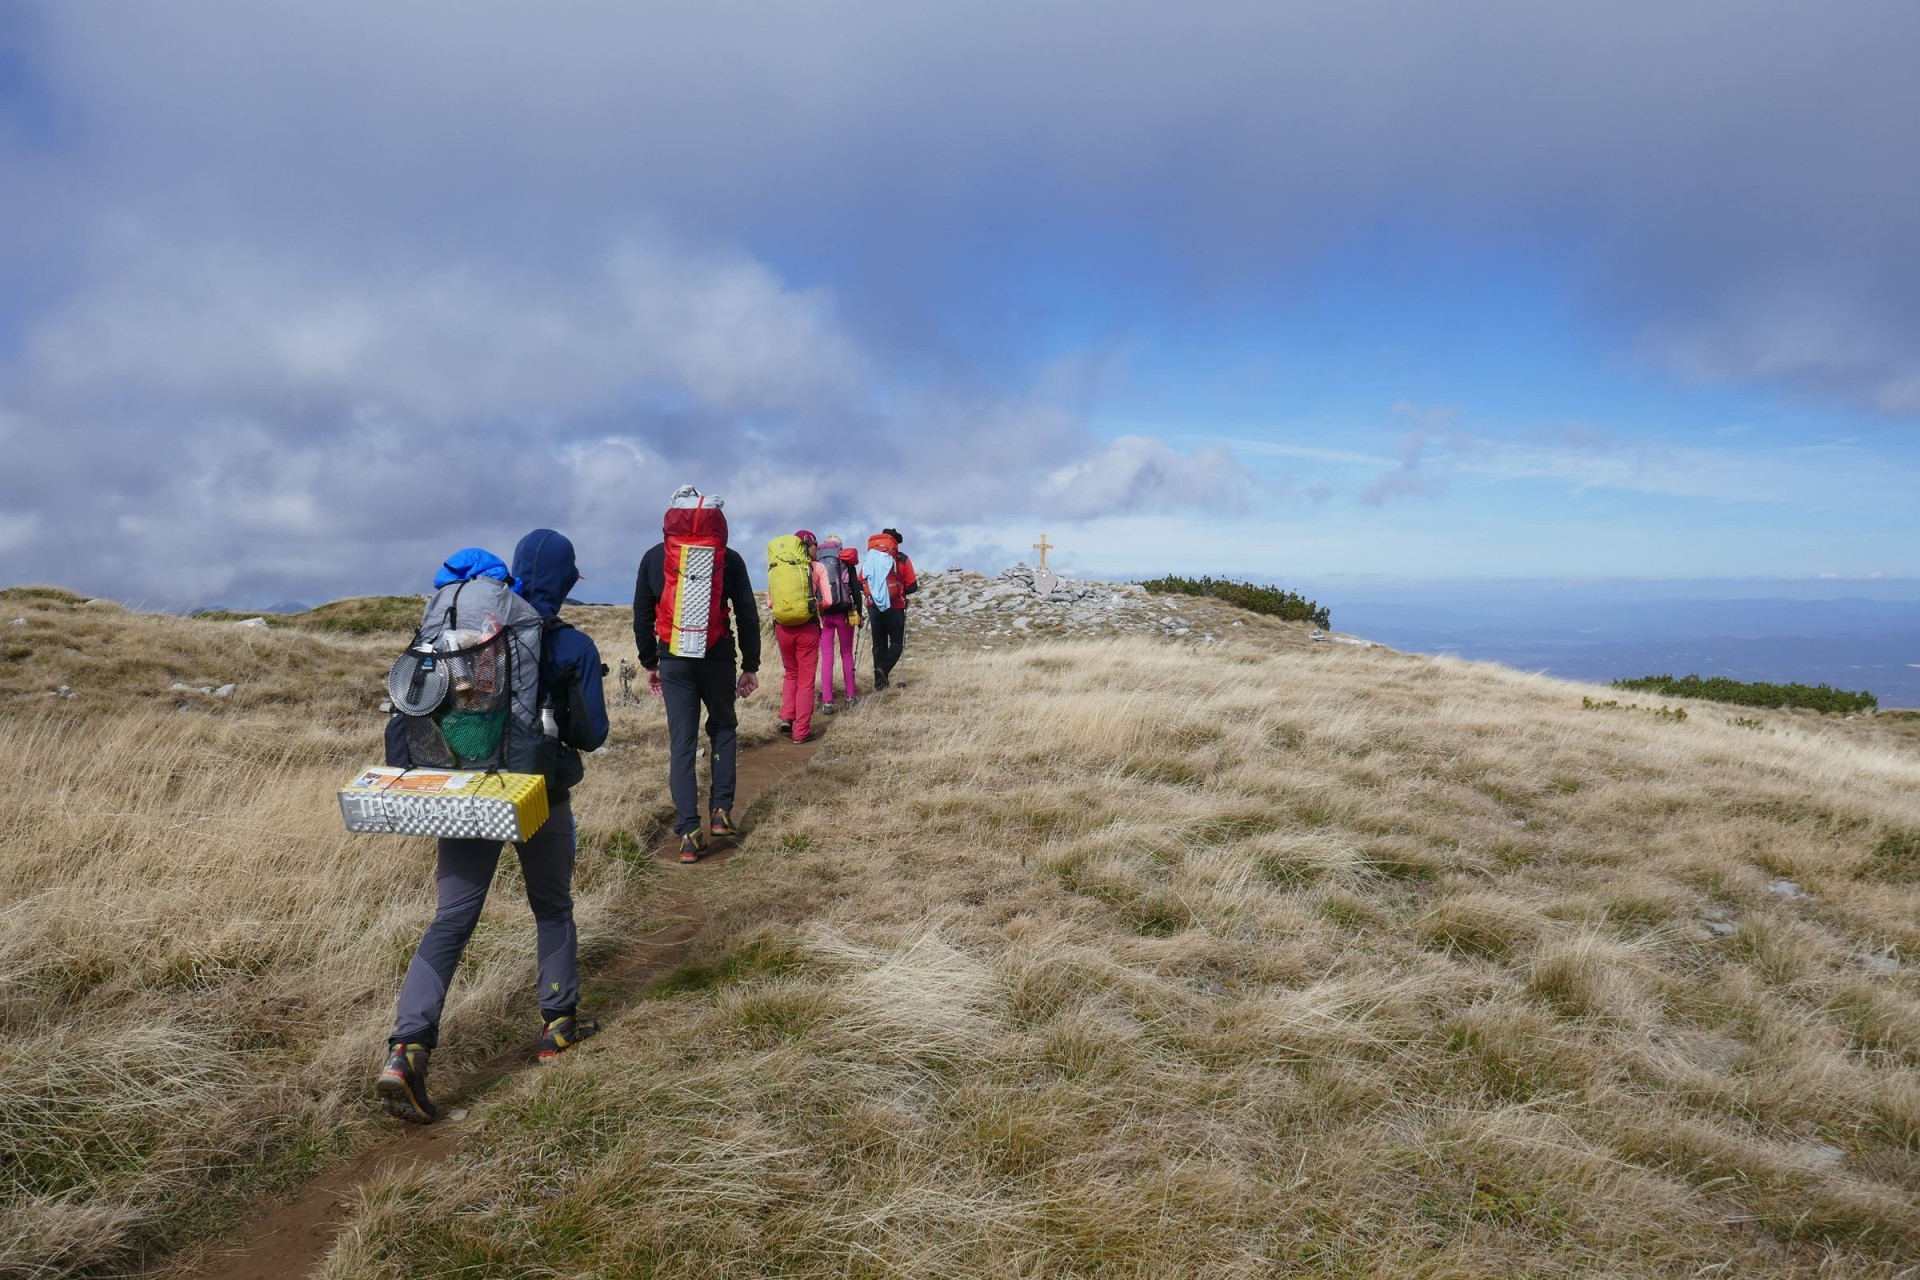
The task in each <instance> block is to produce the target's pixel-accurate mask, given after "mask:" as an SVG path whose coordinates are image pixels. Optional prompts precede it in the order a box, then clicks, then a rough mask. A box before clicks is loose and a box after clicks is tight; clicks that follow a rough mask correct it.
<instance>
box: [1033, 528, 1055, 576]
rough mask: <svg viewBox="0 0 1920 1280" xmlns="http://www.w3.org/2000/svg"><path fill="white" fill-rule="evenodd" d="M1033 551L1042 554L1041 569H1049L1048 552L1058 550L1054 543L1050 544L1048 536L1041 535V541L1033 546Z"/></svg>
mask: <svg viewBox="0 0 1920 1280" xmlns="http://www.w3.org/2000/svg"><path fill="white" fill-rule="evenodd" d="M1033 549H1034V550H1035V551H1038V552H1039V553H1040V567H1041V568H1042V569H1044V568H1046V567H1047V552H1049V551H1054V550H1057V549H1058V548H1057V547H1056V545H1055V544H1054V543H1051V542H1048V541H1047V535H1046V534H1044V533H1043V534H1041V535H1040V541H1038V542H1036V543H1034V544H1033Z"/></svg>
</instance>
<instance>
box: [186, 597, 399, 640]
mask: <svg viewBox="0 0 1920 1280" xmlns="http://www.w3.org/2000/svg"><path fill="white" fill-rule="evenodd" d="M421 603H422V598H421V597H420V596H353V597H351V598H349V599H346V600H335V601H332V602H330V603H328V604H323V605H320V606H318V607H317V608H313V609H308V610H306V611H305V612H304V613H269V614H258V615H256V614H251V613H238V612H235V611H234V610H231V609H206V610H203V611H201V612H200V613H197V614H195V615H194V616H195V617H196V618H199V619H201V620H202V621H206V622H239V621H241V620H242V619H245V618H252V617H261V618H263V619H264V620H265V621H266V624H267V625H268V626H269V627H288V628H293V629H295V630H300V631H321V632H330V633H332V634H335V635H348V636H367V635H380V634H392V635H399V634H401V633H405V634H408V635H411V634H412V633H413V630H414V628H415V627H417V626H419V625H420V607H421Z"/></svg>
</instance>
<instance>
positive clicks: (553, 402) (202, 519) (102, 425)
mask: <svg viewBox="0 0 1920 1280" xmlns="http://www.w3.org/2000/svg"><path fill="white" fill-rule="evenodd" d="M1063 367H1064V366H1062V367H1049V368H1045V369H1043V370H1042V371H1041V373H1040V375H1039V376H1038V377H1037V378H1036V380H1035V385H1034V386H1032V387H1030V388H1026V389H1017V388H1016V389H1013V390H1007V391H993V390H987V389H984V388H979V387H964V386H957V385H954V384H952V383H950V382H942V383H939V384H932V385H922V384H919V383H916V382H915V381H913V380H911V379H909V378H907V377H905V376H904V375H901V374H898V373H895V372H893V371H891V370H889V369H888V368H887V367H886V366H885V365H884V364H883V363H882V362H881V361H880V360H879V359H877V358H876V357H875V356H874V355H872V354H871V353H870V352H869V351H868V350H867V349H866V348H865V346H864V345H863V344H862V343H861V342H859V341H858V340H857V339H856V338H855V337H854V336H853V334H852V333H851V331H850V330H849V329H848V327H847V326H846V324H845V323H844V322H843V321H842V320H841V318H840V316H839V314H838V310H837V304H836V302H835V299H834V297H833V296H832V295H831V294H830V293H828V292H826V291H824V290H819V289H795V288H792V287H789V286H788V285H786V284H785V283H784V282H783V280H782V279H781V277H780V276H779V275H778V273H776V272H775V271H773V270H772V269H771V268H770V267H769V266H767V265H766V264H765V263H763V262H760V261H758V260H755V259H753V258H750V257H748V256H746V255H744V254H742V253H740V252H738V251H731V250H722V249H711V248H706V249H694V248H689V247H687V246H684V245H678V244H674V243H671V242H669V241H668V240H666V239H664V238H662V237H659V236H647V235H627V236H623V237H621V238H620V239H619V240H618V241H617V242H615V244H614V245H613V247H612V248H611V249H610V250H608V251H607V252H604V253H600V254H595V255H589V256H587V257H585V258H583V259H581V260H578V261H576V262H573V263H570V264H569V263H566V262H560V263H550V264H546V265H545V267H544V269H542V270H539V271H535V270H533V269H531V268H530V267H528V266H527V265H525V264H521V265H519V266H516V267H509V266H506V265H503V264H501V263H498V262H492V261H481V262H469V261H465V260H459V259H446V258H431V257H429V258H422V259H411V260H408V261H405V262H393V261H387V262H377V263H368V262H362V261H358V260H354V259H349V258H341V257H335V256H320V257H305V256H302V255H300V254H299V253H297V252H289V251H288V250H287V249H286V247H284V246H269V245H264V244H254V243H246V242H241V241H237V240H234V239H232V238H227V239H223V240H221V241H219V242H217V243H213V242H209V241H207V240H205V239H202V238H199V237H196V236H177V235H172V236H170V235H168V234H165V233H163V232H161V231H158V230H155V229H153V228H140V229H138V230H128V229H126V228H124V227H123V228H121V229H120V230H119V231H118V232H117V233H116V234H115V236H114V237H113V240H112V243H111V244H110V245H109V246H108V247H107V248H106V249H104V250H103V251H102V255H101V258H100V261H99V264H98V268H97V270H96V271H95V272H94V273H93V275H92V276H91V278H90V280H89V282H88V283H87V285H86V286H85V287H83V288H81V289H79V290H77V291H76V292H75V293H74V294H73V295H72V296H70V297H69V298H68V299H67V300H66V302H65V303H64V305H62V306H61V307H59V308H57V309H54V310H52V311H51V312H49V313H48V314H47V315H46V316H44V317H43V318H42V319H41V320H40V322H39V323H38V324H37V325H35V326H34V327H33V328H32V329H31V330H30V331H29V333H28V334H27V340H26V342H25V344H24V353H23V355H22V356H21V358H20V359H19V360H18V361H16V363H15V364H14V366H13V367H12V368H11V369H10V370H8V371H7V372H8V375H9V376H8V377H7V378H6V380H5V386H6V388H7V390H6V391H5V393H4V394H5V395H6V397H7V400H6V402H5V404H4V406H0V408H4V409H5V411H6V413H7V418H6V424H7V425H6V436H7V441H8V444H9V445H10V446H11V447H12V448H11V451H12V452H13V454H14V457H15V459H16V461H17V463H18V464H19V465H18V466H17V467H16V469H15V470H14V471H12V472H11V473H10V474H8V475H6V476H0V501H4V502H6V503H7V504H8V505H9V506H11V507H14V508H16V509H20V510H23V511H25V512H26V513H27V514H26V515H24V516H22V517H19V519H18V521H17V528H18V532H17V537H16V539H15V542H16V546H15V551H16V552H17V553H18V554H17V556H16V564H17V565H19V566H23V567H21V568H19V569H18V570H17V571H18V572H21V573H25V574H27V575H28V576H35V577H42V578H56V579H66V580H70V581H74V582H76V583H84V584H85V586H86V589H88V590H92V591H102V592H105V591H112V592H121V593H127V592H133V591H136V590H137V591H140V592H142V593H145V594H147V595H148V596H152V595H156V594H157V595H161V596H172V597H174V598H177V599H181V600H191V599H195V598H202V597H205V596H207V595H209V594H219V593H251V594H255V595H268V596H272V597H275V598H283V597H286V596H289V595H292V596H296V597H298V596H307V597H313V596H318V595H327V594H336V593H339V592H343V591H348V590H367V589H372V588H374V587H396V586H398V585H401V584H404V583H407V582H411V581H413V579H414V577H416V576H417V575H415V574H414V573H412V571H411V570H410V569H409V566H414V567H416V568H417V567H418V566H419V565H429V566H430V565H432V564H435V563H437V562H438V559H439V558H440V557H441V556H442V555H444V554H445V551H446V550H447V549H448V548H447V547H446V546H445V545H444V544H446V543H447V542H449V541H451V542H454V543H467V542H480V543H483V544H487V545H493V546H495V547H496V548H499V549H502V550H504V549H505V547H507V546H509V545H511V542H512V541H513V540H514V538H515V537H516V536H517V535H518V533H519V532H523V531H524V530H525V529H526V528H529V527H532V526H533V525H536V524H555V525H561V526H563V527H566V528H567V531H568V532H569V533H570V534H572V535H573V536H574V538H575V541H576V543H577V544H578V545H579V546H580V547H581V551H582V556H583V561H584V562H585V563H586V565H587V566H589V567H588V572H589V574H590V575H591V576H592V579H593V580H594V581H595V582H596V583H600V582H602V581H606V580H607V579H608V578H609V577H611V578H616V579H617V578H618V577H619V576H620V573H621V572H624V573H630V572H631V564H632V562H635V561H637V560H638V557H639V554H640V552H641V551H642V550H644V549H645V546H646V544H647V543H648V542H649V541H651V539H652V538H653V537H654V536H656V535H655V531H656V530H657V528H658V521H659V514H660V511H661V509H662V508H663V506H664V503H665V499H666V495H667V494H668V493H669V492H670V491H671V490H672V489H673V488H674V487H675V486H676V485H677V484H679V483H680V482H682V481H692V482H695V483H698V484H700V485H701V486H702V487H704V488H709V489H713V490H718V491H720V492H722V493H725V494H726V495H727V496H728V497H729V498H730V500H731V506H730V510H731V511H732V512H733V513H734V516H733V522H734V525H735V528H736V530H738V534H739V536H740V538H741V539H742V542H743V545H744V544H746V543H748V542H751V541H752V540H754V539H757V538H761V537H764V536H767V535H768V534H769V533H770V532H772V531H785V530H790V529H791V528H793V527H796V525H799V524H828V523H834V524H839V525H842V526H844V527H846V528H848V529H863V528H867V527H869V526H870V527H874V528H877V527H879V525H881V524H883V523H885V524H917V525H918V526H919V527H920V529H923V530H937V528H938V526H940V525H942V524H946V523H951V522H953V521H956V520H964V519H970V518H974V517H977V516H980V515H993V514H1019V513H1026V512H1038V511H1055V510H1061V509H1063V508H1065V509H1070V510H1071V511H1072V512H1073V513H1074V514H1075V515H1079V516H1094V515H1100V514H1107V513H1112V512H1120V511H1127V510H1132V509H1136V508H1140V509H1149V508H1151V509H1159V508H1165V507H1168V506H1178V505H1181V504H1196V503H1201V502H1208V501H1213V500H1217V499H1218V498H1219V496H1220V494H1221V493H1222V492H1223V491H1225V490H1227V489H1229V488H1230V487H1231V476H1230V466H1229V465H1228V464H1227V462H1226V460H1225V455H1224V453H1223V452H1222V451H1220V450H1217V449H1206V450H1201V451H1199V452H1198V453H1194V454H1187V453H1182V452H1179V451H1177V450H1174V449H1171V448H1169V447H1167V446H1166V445H1164V444H1160V443H1158V442H1155V441H1152V440H1148V439H1144V438H1139V437H1129V438H1126V439H1123V440H1120V441H1117V442H1114V443H1113V444H1111V445H1108V444H1105V443H1103V442H1102V441H1101V440H1100V439H1099V438H1098V437H1097V436H1096V435H1095V434H1094V433H1093V432H1092V431H1090V430H1089V429H1088V427H1087V425H1086V423H1085V421H1084V418H1083V417H1082V415H1081V413H1080V411H1079V409H1078V408H1077V407H1076V405H1075V404H1074V403H1073V398H1074V394H1075V391H1074V388H1075V387H1076V386H1077V385H1078V382H1077V380H1076V378H1075V377H1070V376H1065V375H1064V374H1063V373H1062V368H1063ZM28 477H32V479H31V480H29V479H28ZM79 492H84V493H85V494H87V495H88V501H89V505H90V509H86V510H83V509H82V508H79V507H77V506H76V505H75V504H74V503H72V502H70V501H68V500H67V499H66V498H65V496H64V495H68V494H72V493H79ZM101 510H109V511H111V512H113V513H114V515H115V516H116V518H117V521H118V529H119V532H115V531H114V526H113V525H111V524H108V523H104V522H102V521H101V520H99V519H98V518H97V513H98V512H99V511H101ZM922 545H924V543H923V544H922ZM616 566H617V567H618V571H616ZM369 574H373V575H376V576H377V578H378V580H377V581H376V580H370V579H369ZM597 589H601V590H602V592H603V594H608V593H610V594H618V592H617V591H614V590H613V589H612V587H611V585H610V584H609V586H607V587H606V588H597Z"/></svg>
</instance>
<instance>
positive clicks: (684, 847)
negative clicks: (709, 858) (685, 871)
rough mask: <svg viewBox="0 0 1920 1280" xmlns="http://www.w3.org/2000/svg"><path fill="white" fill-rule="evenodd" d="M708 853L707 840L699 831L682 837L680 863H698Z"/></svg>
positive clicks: (690, 832)
mask: <svg viewBox="0 0 1920 1280" xmlns="http://www.w3.org/2000/svg"><path fill="white" fill-rule="evenodd" d="M706 852H707V838H706V837H705V836H703V835H701V834H700V833H699V832H698V831H689V832H687V834H685V835H683V836H681V837H680V861H682V862H698V861H700V859H701V858H702V857H704V856H706Z"/></svg>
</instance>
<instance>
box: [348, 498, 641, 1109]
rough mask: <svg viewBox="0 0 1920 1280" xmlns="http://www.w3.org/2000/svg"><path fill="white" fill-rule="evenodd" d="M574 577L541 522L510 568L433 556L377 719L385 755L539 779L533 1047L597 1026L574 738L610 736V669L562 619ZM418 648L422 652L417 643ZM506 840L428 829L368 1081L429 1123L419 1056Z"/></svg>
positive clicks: (467, 556) (489, 558)
mask: <svg viewBox="0 0 1920 1280" xmlns="http://www.w3.org/2000/svg"><path fill="white" fill-rule="evenodd" d="M579 579H580V573H579V570H578V569H577V568H575V565H574V552H573V544H572V543H571V542H569V541H568V540H567V539H566V538H565V537H563V536H562V535H560V534H558V533H555V532H554V531H553V530H551V529H535V530H534V531H533V532H532V533H530V534H528V535H527V536H526V537H524V538H522V539H521V540H520V544H519V545H518V546H517V547H515V548H514V553H513V566H512V568H511V569H509V568H508V567H507V566H506V565H504V564H502V563H501V562H500V560H499V558H498V557H496V556H493V555H491V554H489V553H487V552H485V551H481V550H479V549H478V548H469V549H468V550H466V551H462V552H460V553H459V554H458V555H455V556H454V557H452V558H450V559H449V560H448V561H447V562H446V564H445V565H443V566H442V567H441V570H440V573H439V576H438V577H436V578H435V580H434V586H435V587H436V588H437V590H436V591H435V593H434V595H433V597H432V599H431V600H429V601H428V603H427V609H426V614H425V616H424V618H423V619H422V621H421V624H420V630H419V632H418V633H417V634H416V635H415V637H414V642H413V644H411V645H409V646H408V653H407V654H403V655H402V658H401V663H405V662H408V661H409V659H410V658H411V659H414V666H415V670H414V671H413V672H412V674H411V679H398V680H396V681H395V682H393V684H390V688H394V687H395V685H397V686H398V687H397V689H396V693H395V706H394V714H393V717H392V718H391V719H390V720H389V721H388V725H387V763H388V764H389V765H391V766H394V767H396V768H403V769H412V768H426V769H477V770H503V771H505V772H509V773H525V774H540V775H542V776H544V778H545V782H546V790H547V819H546V821H545V822H544V823H542V824H541V825H540V827H539V829H538V830H536V831H535V832H534V833H533V834H532V835H531V836H529V837H528V838H526V839H525V840H521V841H518V842H517V843H515V845H514V850H515V852H516V853H517V854H518V855H519V858H520V872H521V877H522V879H523V880H524V881H525V882H526V887H527V905H528V906H530V907H531V908H532V909H533V918H534V924H535V936H536V944H537V951H536V955H537V959H538V969H539V988H538V990H539V1000H540V1017H541V1025H542V1033H541V1039H540V1051H539V1052H540V1059H541V1061H548V1060H551V1059H553V1058H555V1057H557V1056H559V1055H560V1054H562V1053H564V1052H566V1051H567V1050H568V1049H571V1048H573V1046H575V1045H576V1044H578V1043H580V1041H582V1040H584V1039H586V1038H587V1037H588V1036H591V1035H593V1034H594V1033H595V1032H596V1031H598V1030H599V1024H598V1023H596V1022H595V1021H594V1020H593V1019H592V1018H590V1017H587V1016H586V1015H584V1014H582V1013H580V1012H579V1007H578V1006H579V1000H580V970H579V965H578V963H577V960H576V953H577V951H578V947H579V939H578V935H577V933H576V931H575V929H574V922H573V865H574V851H575V828H574V821H573V807H572V804H571V802H570V797H569V792H570V789H571V788H572V787H574V786H575V785H577V784H578V783H579V782H580V780H581V778H582V777H583V776H584V774H585V769H584V767H583V765H582V763H581V760H580V753H581V752H582V751H593V750H596V749H597V748H599V746H600V745H601V744H602V743H603V742H605V741H606V738H607V729H608V724H607V706H606V697H605V693H604V691H603V689H602V685H601V679H602V677H603V676H604V675H605V674H606V668H605V667H604V666H602V665H601V663H600V651H599V649H598V648H596V647H595V645H594V643H593V641H592V640H591V639H589V638H588V637H587V636H586V635H585V634H584V633H583V632H580V631H576V630H575V629H574V628H572V627H571V626H569V625H568V624H566V623H564V622H562V621H560V617H559V613H560V607H561V605H562V604H563V603H565V601H566V598H567V593H568V592H569V591H571V590H573V585H574V583H576V582H578V581H579ZM422 654H424V655H426V657H425V659H424V660H421V659H419V658H417V657H416V656H415V655H422ZM441 655H444V658H442V657H441ZM446 658H457V659H458V661H446V660H445V659H446ZM437 659H438V660H437ZM399 666H400V663H396V669H397V670H398V668H399ZM450 672H451V673H453V674H449V673H450ZM400 674H403V675H404V674H406V673H400ZM409 697H412V698H416V699H417V700H418V701H416V702H408V701H407V700H408V699H409ZM502 844H503V841H500V840H482V839H450V838H442V839H441V840H440V841H439V845H438V853H437V862H436V866H435V871H434V881H435V885H436V890H437V894H438V902H437V905H436V907H435V909H434V915H433V923H431V924H429V925H428V926H427V931H426V934H425V936H423V937H422V938H421V939H420V946H419V948H418V949H417V950H416V951H415V952H414V955H413V960H412V962H411V963H410V964H408V966H407V976H406V979H405V980H404V982H403V983H402V984H401V988H400V1000H399V1008H398V1012H397V1014H396V1017H395V1023H394V1029H393V1034H392V1035H391V1036H390V1037H389V1038H388V1043H387V1049H388V1053H387V1061H386V1065H385V1066H384V1067H383V1068H382V1069H381V1072H380V1077H379V1079H378V1080H377V1081H376V1083H375V1086H374V1087H375V1090H376V1091H377V1092H378V1093H379V1095H380V1099H381V1102H382V1103H383V1104H384V1105H385V1106H386V1108H387V1110H388V1111H389V1112H391V1113H392V1114H394V1115H396V1116H398V1117H399V1118H401V1119H402V1120H408V1121H412V1122H413V1123H415V1124H428V1123H431V1122H432V1121H433V1120H434V1119H435V1118H436V1117H437V1116H438V1115H439V1108H438V1107H437V1106H435V1105H434V1103H433V1101H432V1099H431V1098H430V1097H429V1096H428V1093H427V1059H428V1057H429V1056H430V1055H431V1054H432V1052H433V1050H434V1049H435V1047H436V1046H437V1045H438V1044H439V1037H440V1015H441V1012H442V1010H443V1009H444V1008H445V1006H446V1002H447V990H448V988H449V986H450V985H451V984H452V982H453V976H454V971H455V969H456V968H458V966H459V964H460V956H461V953H462V952H464V951H465V950H466V946H467V941H468V939H470V938H471V937H472V936H473V930H474V927H475V926H476V925H477V924H478V923H479V921H480V912H481V909H482V908H483V907H484V906H485V905H486V901H487V890H488V888H489V887H490V886H491V884H492V881H493V873H494V870H495V868H496V867H497V866H498V865H499V861H500V848H501V845H502Z"/></svg>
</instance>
